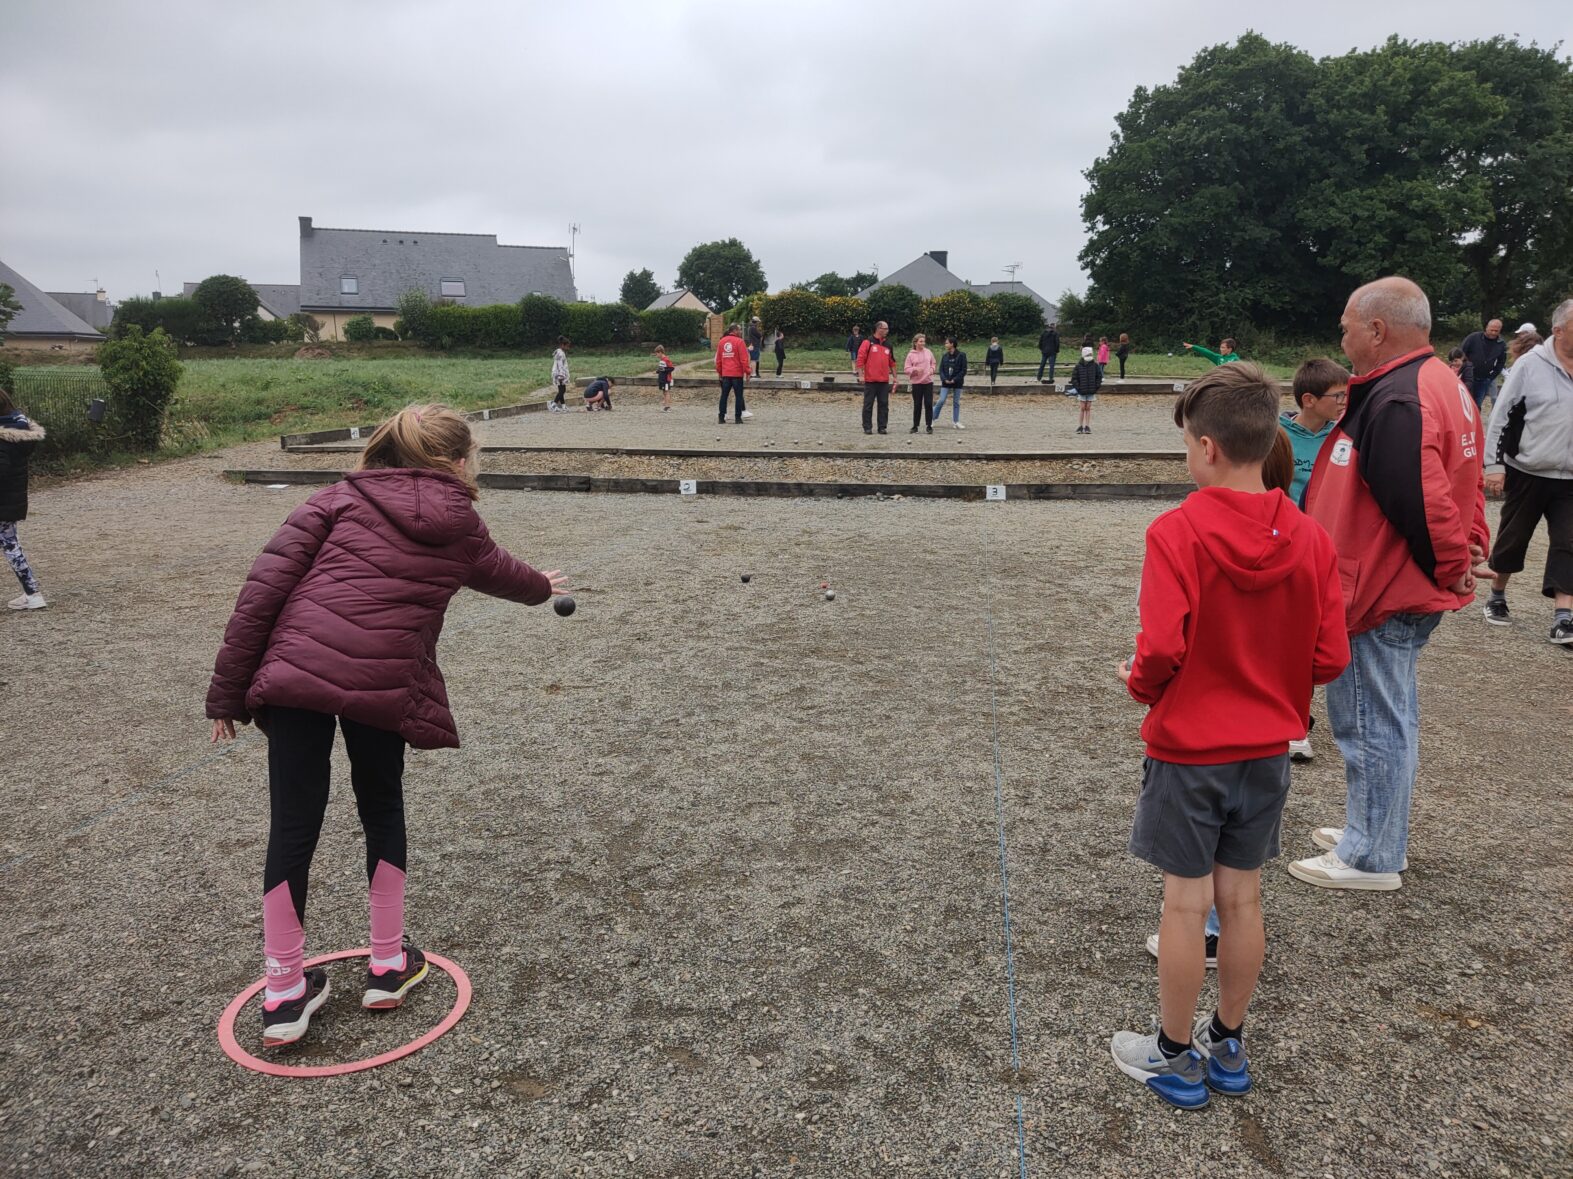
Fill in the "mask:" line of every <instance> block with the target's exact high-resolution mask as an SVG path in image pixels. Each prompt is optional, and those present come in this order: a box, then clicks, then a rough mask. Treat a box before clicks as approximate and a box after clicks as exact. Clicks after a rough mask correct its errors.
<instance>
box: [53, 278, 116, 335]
mask: <svg viewBox="0 0 1573 1179" xmlns="http://www.w3.org/2000/svg"><path fill="white" fill-rule="evenodd" d="M44 293H45V294H46V295H48V296H49V297H50V298H51V299H53V300H54V301H55V302H56V303H59V304H60V306H62V307H64V308H65V309H66V310H67V311H69V312H70V313H71V314H72V315H74V316H76V317H77V318H78V319H80V320H81V321H82V322H83V323H85V324H87V326H88V327H90V328H92V329H93V330H94V331H99V332H101V331H104V330H105V329H107V328H108V327H109V324H110V321H111V320H113V319H114V318H115V306H114V304H113V303H111V302H110V301H109V293H108V292H107V291H105V290H104V288H103V287H99V288H98V290H96V291H45V292H44Z"/></svg>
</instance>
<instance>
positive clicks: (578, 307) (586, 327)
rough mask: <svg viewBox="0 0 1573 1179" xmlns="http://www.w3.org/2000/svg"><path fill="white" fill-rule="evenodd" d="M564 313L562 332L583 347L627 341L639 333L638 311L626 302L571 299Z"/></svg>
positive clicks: (564, 308)
mask: <svg viewBox="0 0 1573 1179" xmlns="http://www.w3.org/2000/svg"><path fill="white" fill-rule="evenodd" d="M563 313H564V314H563V333H562V334H563V335H565V336H567V337H568V338H569V339H571V340H572V341H573V342H574V343H575V344H578V345H580V346H583V347H590V348H594V347H596V346H598V345H602V344H618V343H624V342H627V341H631V340H633V339H635V338H636V337H637V335H638V324H639V313H638V312H637V311H635V310H634V309H633V308H632V307H630V306H628V304H626V303H568V304H565V305H564V307H563Z"/></svg>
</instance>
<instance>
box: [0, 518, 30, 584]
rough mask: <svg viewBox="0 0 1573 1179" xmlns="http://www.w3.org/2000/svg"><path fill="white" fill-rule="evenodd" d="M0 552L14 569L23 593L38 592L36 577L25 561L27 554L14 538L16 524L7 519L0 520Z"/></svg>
mask: <svg viewBox="0 0 1573 1179" xmlns="http://www.w3.org/2000/svg"><path fill="white" fill-rule="evenodd" d="M0 552H3V553H5V559H6V560H7V561H9V562H11V568H12V569H15V570H16V578H17V580H18V581H20V582H21V583H22V592H23V593H24V594H36V593H37V592H38V578H36V577H34V576H33V568H32V566H31V565H29V564H28V563H27V555H26V554H25V553H23V552H22V546H21V545H20V544H18V543H17V540H16V525H15V524H14V523H13V522H11V521H9V520H0Z"/></svg>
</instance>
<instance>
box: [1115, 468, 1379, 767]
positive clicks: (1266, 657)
mask: <svg viewBox="0 0 1573 1179" xmlns="http://www.w3.org/2000/svg"><path fill="white" fill-rule="evenodd" d="M1141 626H1142V628H1141V631H1140V633H1138V634H1137V636H1136V656H1135V658H1134V659H1133V660H1132V661H1131V678H1130V681H1129V682H1128V683H1127V684H1126V688H1127V689H1128V690H1129V692H1130V694H1131V696H1132V697H1133V698H1134V699H1136V700H1138V701H1140V702H1141V703H1143V704H1150V705H1151V706H1152V708H1151V710H1150V711H1149V712H1148V713H1147V719H1146V720H1144V721H1143V722H1142V739H1143V740H1145V741H1146V742H1147V755H1148V756H1149V757H1155V758H1158V759H1159V760H1161V761H1168V762H1178V763H1180V764H1182V765H1220V764H1222V763H1225V762H1235V761H1250V760H1253V759H1255V758H1259V757H1272V756H1274V755H1276V754H1280V753H1286V752H1287V751H1288V749H1289V742H1290V741H1292V740H1298V739H1299V738H1301V737H1303V736H1305V730H1306V727H1307V724H1308V718H1309V716H1310V711H1311V687H1312V685H1313V684H1325V683H1328V682H1330V681H1332V680H1334V679H1336V678H1337V677H1338V675H1339V673H1340V672H1342V671H1343V670H1344V668H1345V667H1346V666H1347V665H1348V663H1349V635H1348V632H1346V631H1345V630H1344V602H1343V597H1342V595H1341V594H1340V593H1339V590H1338V563H1337V556H1336V554H1335V553H1334V552H1333V542H1332V541H1331V540H1329V539H1328V537H1327V533H1326V532H1324V531H1323V530H1322V527H1321V525H1319V524H1318V523H1316V521H1314V520H1312V519H1310V518H1308V517H1307V516H1306V515H1305V514H1304V513H1303V512H1301V511H1300V509H1299V508H1297V507H1295V506H1294V504H1293V503H1291V502H1290V500H1289V497H1288V496H1286V495H1285V494H1284V493H1283V492H1281V491H1266V492H1258V493H1256V494H1254V495H1253V494H1251V493H1249V492H1244V491H1231V490H1229V489H1227V488H1223V487H1208V488H1204V489H1202V490H1201V491H1196V492H1193V493H1192V494H1191V495H1190V496H1188V497H1187V498H1186V501H1185V502H1184V503H1183V504H1181V505H1180V506H1179V507H1178V508H1175V509H1174V510H1173V511H1169V512H1165V513H1164V514H1163V515H1161V516H1159V517H1158V518H1157V519H1156V520H1154V521H1153V522H1152V524H1151V525H1150V526H1149V527H1148V529H1147V556H1146V559H1145V561H1143V563H1142V582H1141Z"/></svg>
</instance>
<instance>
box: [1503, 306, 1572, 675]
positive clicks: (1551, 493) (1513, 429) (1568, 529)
mask: <svg viewBox="0 0 1573 1179" xmlns="http://www.w3.org/2000/svg"><path fill="white" fill-rule="evenodd" d="M1485 462H1486V477H1485V482H1486V490H1487V491H1488V492H1490V493H1491V494H1493V495H1498V494H1501V495H1503V496H1504V497H1505V498H1504V499H1503V501H1502V520H1501V523H1500V524H1499V525H1498V527H1497V536H1496V543H1495V544H1494V545H1493V546H1492V548H1491V557H1490V560H1489V561H1488V564H1489V566H1490V573H1491V596H1490V597H1489V598H1487V599H1486V604H1485V615H1486V621H1487V622H1490V623H1494V624H1495V625H1497V626H1507V625H1509V624H1510V623H1511V622H1512V618H1511V617H1510V616H1509V614H1508V608H1507V583H1508V578H1510V577H1511V576H1512V575H1513V574H1515V573H1518V572H1519V571H1520V570H1522V569H1523V568H1524V554H1525V551H1526V550H1527V549H1528V548H1529V541H1530V538H1531V537H1533V536H1534V534H1535V529H1536V528H1538V527H1539V526H1540V521H1541V520H1542V519H1544V520H1545V521H1546V529H1547V531H1548V532H1549V533H1550V534H1551V550H1550V552H1549V553H1547V555H1546V571H1545V576H1544V579H1543V581H1542V583H1541V592H1542V593H1543V594H1545V596H1546V597H1548V598H1550V599H1552V608H1553V613H1552V622H1551V634H1550V636H1549V637H1550V639H1551V641H1552V642H1553V643H1558V644H1561V645H1562V646H1573V299H1567V300H1565V301H1564V302H1563V303H1562V304H1561V305H1560V306H1559V307H1558V308H1557V309H1556V311H1554V312H1553V313H1552V316H1551V339H1549V340H1547V341H1545V342H1544V343H1542V344H1539V345H1537V346H1536V347H1534V348H1533V349H1531V350H1530V351H1529V352H1528V353H1526V354H1525V355H1524V356H1523V357H1522V358H1521V359H1520V360H1519V362H1518V363H1517V364H1515V365H1514V366H1513V367H1512V368H1511V369H1509V370H1508V377H1507V381H1506V383H1505V384H1504V385H1503V386H1502V392H1501V395H1500V396H1498V398H1497V400H1496V402H1495V404H1494V405H1492V407H1491V421H1490V424H1489V425H1488V426H1487V427H1486V452H1485Z"/></svg>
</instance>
